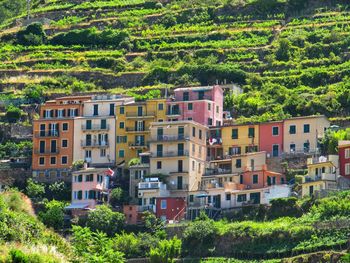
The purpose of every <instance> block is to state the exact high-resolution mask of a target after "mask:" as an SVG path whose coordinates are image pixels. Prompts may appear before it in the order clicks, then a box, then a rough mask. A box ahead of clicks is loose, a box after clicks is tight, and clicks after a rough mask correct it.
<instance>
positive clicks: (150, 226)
mask: <svg viewBox="0 0 350 263" xmlns="http://www.w3.org/2000/svg"><path fill="white" fill-rule="evenodd" d="M142 219H143V221H144V224H145V228H146V229H147V231H149V232H151V233H156V232H158V231H160V230H162V229H163V228H164V222H162V220H161V219H159V218H157V217H156V216H155V215H154V214H153V213H151V212H149V211H146V212H144V213H143V215H142Z"/></svg>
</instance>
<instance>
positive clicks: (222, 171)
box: [204, 168, 232, 176]
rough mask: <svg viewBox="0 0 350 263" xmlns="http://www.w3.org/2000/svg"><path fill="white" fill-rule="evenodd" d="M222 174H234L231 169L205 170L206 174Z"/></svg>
mask: <svg viewBox="0 0 350 263" xmlns="http://www.w3.org/2000/svg"><path fill="white" fill-rule="evenodd" d="M222 174H232V170H231V169H222V168H213V169H211V168H207V169H206V170H205V173H204V175H205V176H213V175H222Z"/></svg>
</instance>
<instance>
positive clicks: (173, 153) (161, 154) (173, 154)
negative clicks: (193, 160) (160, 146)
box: [153, 151, 189, 158]
mask: <svg viewBox="0 0 350 263" xmlns="http://www.w3.org/2000/svg"><path fill="white" fill-rule="evenodd" d="M181 156H189V153H188V151H169V152H157V153H156V155H155V156H153V157H155V158H163V157H181Z"/></svg>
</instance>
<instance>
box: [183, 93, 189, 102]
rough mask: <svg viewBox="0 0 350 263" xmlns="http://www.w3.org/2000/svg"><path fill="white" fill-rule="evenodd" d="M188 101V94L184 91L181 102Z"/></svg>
mask: <svg viewBox="0 0 350 263" xmlns="http://www.w3.org/2000/svg"><path fill="white" fill-rule="evenodd" d="M189 99H190V96H189V93H188V92H187V91H186V92H184V93H183V100H184V101H188V100H189Z"/></svg>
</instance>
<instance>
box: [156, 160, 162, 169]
mask: <svg viewBox="0 0 350 263" xmlns="http://www.w3.org/2000/svg"><path fill="white" fill-rule="evenodd" d="M157 169H158V170H159V169H162V162H161V161H158V162H157Z"/></svg>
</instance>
